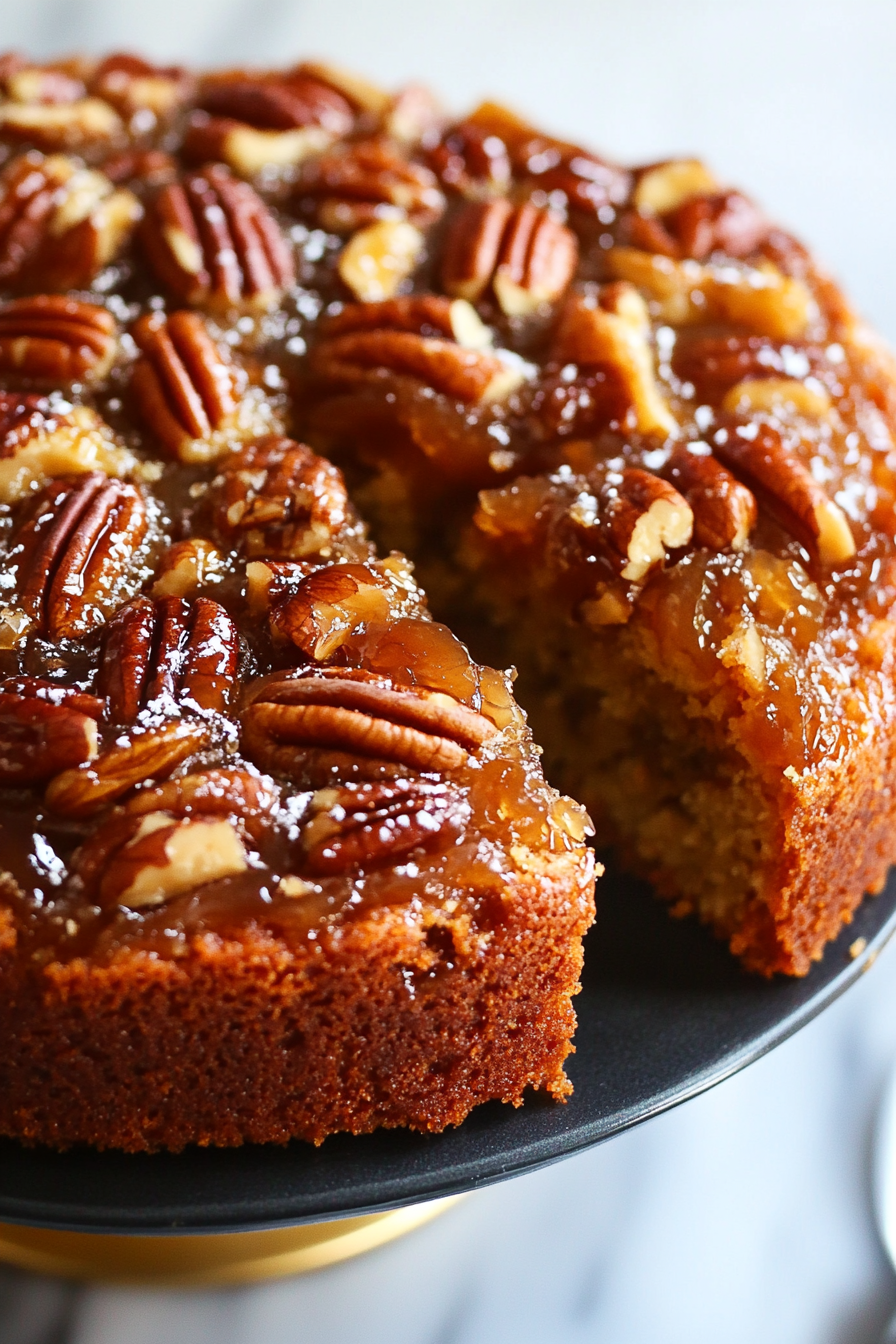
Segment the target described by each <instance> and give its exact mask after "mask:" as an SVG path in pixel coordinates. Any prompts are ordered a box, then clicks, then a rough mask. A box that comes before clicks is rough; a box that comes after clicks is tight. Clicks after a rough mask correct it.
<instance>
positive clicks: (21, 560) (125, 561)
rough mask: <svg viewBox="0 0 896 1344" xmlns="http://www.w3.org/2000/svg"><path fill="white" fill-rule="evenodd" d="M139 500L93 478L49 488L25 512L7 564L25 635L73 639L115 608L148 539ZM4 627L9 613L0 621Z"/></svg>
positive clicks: (129, 490) (117, 484) (127, 489)
mask: <svg viewBox="0 0 896 1344" xmlns="http://www.w3.org/2000/svg"><path fill="white" fill-rule="evenodd" d="M148 527H149V520H148V516H147V510H146V505H145V503H144V501H143V496H142V495H141V494H140V492H139V490H137V489H136V488H135V487H134V486H132V485H126V484H124V483H123V482H121V481H111V480H108V479H107V478H106V477H105V476H101V475H99V474H98V473H96V474H93V475H89V476H84V477H81V478H79V479H75V480H63V481H56V482H54V483H51V484H50V485H49V486H47V488H46V489H45V490H44V491H43V492H42V493H41V495H40V496H38V498H37V499H36V500H35V502H34V504H33V505H32V506H31V507H30V508H29V509H28V512H27V515H26V518H25V520H24V521H23V522H22V523H21V524H20V526H19V527H18V529H17V531H16V533H15V536H14V539H13V545H12V547H11V550H10V553H9V557H8V561H7V564H8V567H9V571H10V573H11V574H13V575H15V593H14V597H13V598H12V599H11V605H12V606H14V608H15V609H16V610H18V611H20V612H21V613H22V616H23V618H24V622H23V632H27V631H29V630H32V629H33V630H35V631H37V632H38V633H40V634H44V635H47V636H48V637H49V638H50V639H66V638H77V637H78V636H81V635H84V634H86V633H87V632H88V631H89V630H92V629H93V628H94V627H95V626H97V625H101V624H102V623H103V622H104V621H105V620H106V619H107V618H108V617H109V615H110V614H111V613H112V611H114V610H115V608H116V607H117V606H118V605H119V603H120V601H121V598H122V593H123V590H124V587H125V585H126V582H127V576H128V573H129V571H130V570H131V568H132V566H133V565H134V563H135V555H134V552H135V551H138V549H139V547H140V544H141V542H143V540H144V538H145V537H146V535H147V531H148ZM4 619H5V620H6V622H7V623H9V621H10V616H9V612H8V611H7V612H5V613H4Z"/></svg>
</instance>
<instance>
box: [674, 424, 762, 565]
mask: <svg viewBox="0 0 896 1344" xmlns="http://www.w3.org/2000/svg"><path fill="white" fill-rule="evenodd" d="M668 475H669V480H670V481H671V482H672V484H673V485H674V486H675V488H676V489H677V490H678V491H679V493H680V494H682V495H683V496H684V498H685V499H686V500H687V502H688V503H689V504H690V506H691V510H692V511H693V514H694V541H695V542H696V544H697V545H698V546H707V547H708V548H709V549H710V550H713V551H725V550H732V551H742V550H743V548H744V547H745V546H746V544H747V542H748V540H749V537H750V533H751V532H752V530H753V528H754V527H755V526H756V500H755V498H754V497H753V494H752V492H751V491H750V490H748V489H747V487H746V486H745V485H742V484H741V483H740V481H738V480H737V479H736V477H734V476H732V475H731V472H730V471H728V470H727V469H726V468H725V467H723V466H722V464H721V463H720V462H717V461H716V460H715V458H714V457H712V456H709V455H708V454H706V451H705V449H704V452H703V453H702V454H701V453H696V452H693V451H692V449H691V448H688V447H685V446H684V445H681V446H680V447H678V448H676V449H675V451H674V452H673V454H672V457H671V458H670V459H669V465H668Z"/></svg>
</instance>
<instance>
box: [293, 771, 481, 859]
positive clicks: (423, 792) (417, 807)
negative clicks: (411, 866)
mask: <svg viewBox="0 0 896 1344" xmlns="http://www.w3.org/2000/svg"><path fill="white" fill-rule="evenodd" d="M308 813H309V815H308V820H307V821H306V822H305V824H304V826H303V828H302V836H301V844H302V848H303V849H304V851H305V867H306V868H307V870H308V872H310V873H313V874H315V875H316V876H321V877H329V876H331V875H333V874H334V873H347V872H354V871H356V870H358V869H360V870H362V871H363V870H369V869H372V868H380V867H382V866H383V865H384V864H389V863H394V862H395V861H396V860H397V859H399V858H401V857H403V856H404V855H406V854H409V853H410V852H411V851H412V850H415V849H423V848H429V847H431V846H432V845H434V844H436V843H438V842H441V843H444V842H445V840H446V839H447V837H448V836H449V835H450V836H451V837H452V838H454V837H455V836H457V835H458V834H459V832H460V831H461V830H462V829H463V826H464V824H465V822H466V820H467V818H468V817H469V805H468V804H467V803H466V802H465V800H464V798H463V796H462V794H461V793H460V792H459V791H458V790H457V789H455V788H452V787H451V786H450V785H448V784H444V783H438V784H434V783H430V782H428V781H427V780H422V779H397V780H393V781H389V782H388V783H386V782H382V783H375V784H354V785H351V784H342V785H340V786H338V787H336V788H330V789H319V790H318V791H317V793H315V794H314V796H313V797H312V799H311V802H310V804H309V808H308Z"/></svg>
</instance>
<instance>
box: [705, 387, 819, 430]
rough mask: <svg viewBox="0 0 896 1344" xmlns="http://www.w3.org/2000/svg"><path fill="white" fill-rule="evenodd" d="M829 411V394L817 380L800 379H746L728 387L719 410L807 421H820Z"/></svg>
mask: <svg viewBox="0 0 896 1344" xmlns="http://www.w3.org/2000/svg"><path fill="white" fill-rule="evenodd" d="M830 409H831V397H830V393H829V392H828V390H827V388H826V387H824V386H823V384H822V383H820V382H819V381H818V379H817V378H813V379H811V380H807V381H806V382H803V380H802V379H800V378H746V379H744V381H743V382H741V383H735V385H734V387H732V388H729V390H728V391H727V392H726V393H725V396H724V398H723V400H722V410H723V411H730V412H731V413H732V414H733V415H738V414H740V415H750V414H751V413H755V412H757V411H769V412H771V413H772V414H773V415H780V414H786V413H788V412H796V414H797V415H804V416H807V417H808V418H809V419H810V420H820V419H824V418H825V417H826V416H827V415H828V414H829V412H830Z"/></svg>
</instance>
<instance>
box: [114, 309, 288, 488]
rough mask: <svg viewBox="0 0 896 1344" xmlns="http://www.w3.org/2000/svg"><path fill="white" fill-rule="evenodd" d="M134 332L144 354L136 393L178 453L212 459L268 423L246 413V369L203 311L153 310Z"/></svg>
mask: <svg viewBox="0 0 896 1344" xmlns="http://www.w3.org/2000/svg"><path fill="white" fill-rule="evenodd" d="M133 335H134V340H135V341H136V342H137V344H138V345H139V347H140V349H141V350H142V352H143V357H142V358H141V359H138V360H137V362H136V364H135V365H134V369H133V372H132V374H131V393H132V395H133V397H134V400H135V402H136V404H137V408H138V410H139V412H140V416H141V418H142V420H143V421H144V423H145V424H146V426H147V428H149V429H150V430H151V431H152V433H153V435H154V436H155V437H156V438H157V439H159V440H160V442H161V443H163V444H164V446H165V447H166V448H167V450H168V452H169V453H170V454H171V455H172V457H176V458H179V459H180V461H182V462H210V461H213V460H214V459H215V458H216V457H220V456H221V455H222V453H226V452H228V451H229V450H230V449H232V448H233V446H234V443H235V442H237V443H238V442H240V441H241V440H243V441H244V440H245V439H248V438H252V437H253V436H254V435H255V434H257V433H258V432H259V431H260V429H261V428H262V427H263V426H261V425H259V424H252V417H251V416H250V415H243V416H242V417H241V415H240V412H241V409H243V408H241V398H240V379H239V373H240V372H241V371H238V370H237V368H236V367H235V366H234V364H233V363H232V362H231V360H230V359H228V358H226V357H225V356H224V355H223V354H222V353H221V350H220V349H219V347H218V346H217V345H216V343H215V342H214V341H213V340H212V337H211V336H210V334H209V331H208V328H207V326H206V324H205V323H204V322H203V320H202V318H201V317H200V316H199V315H198V313H193V312H176V313H171V314H170V315H169V316H167V317H165V316H164V315H163V314H162V313H147V314H145V315H144V316H143V317H141V318H140V319H139V320H138V321H137V322H136V323H135V324H134V328H133ZM242 381H243V383H244V382H245V379H243V380H242ZM256 418H258V417H256ZM241 420H242V423H241Z"/></svg>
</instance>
